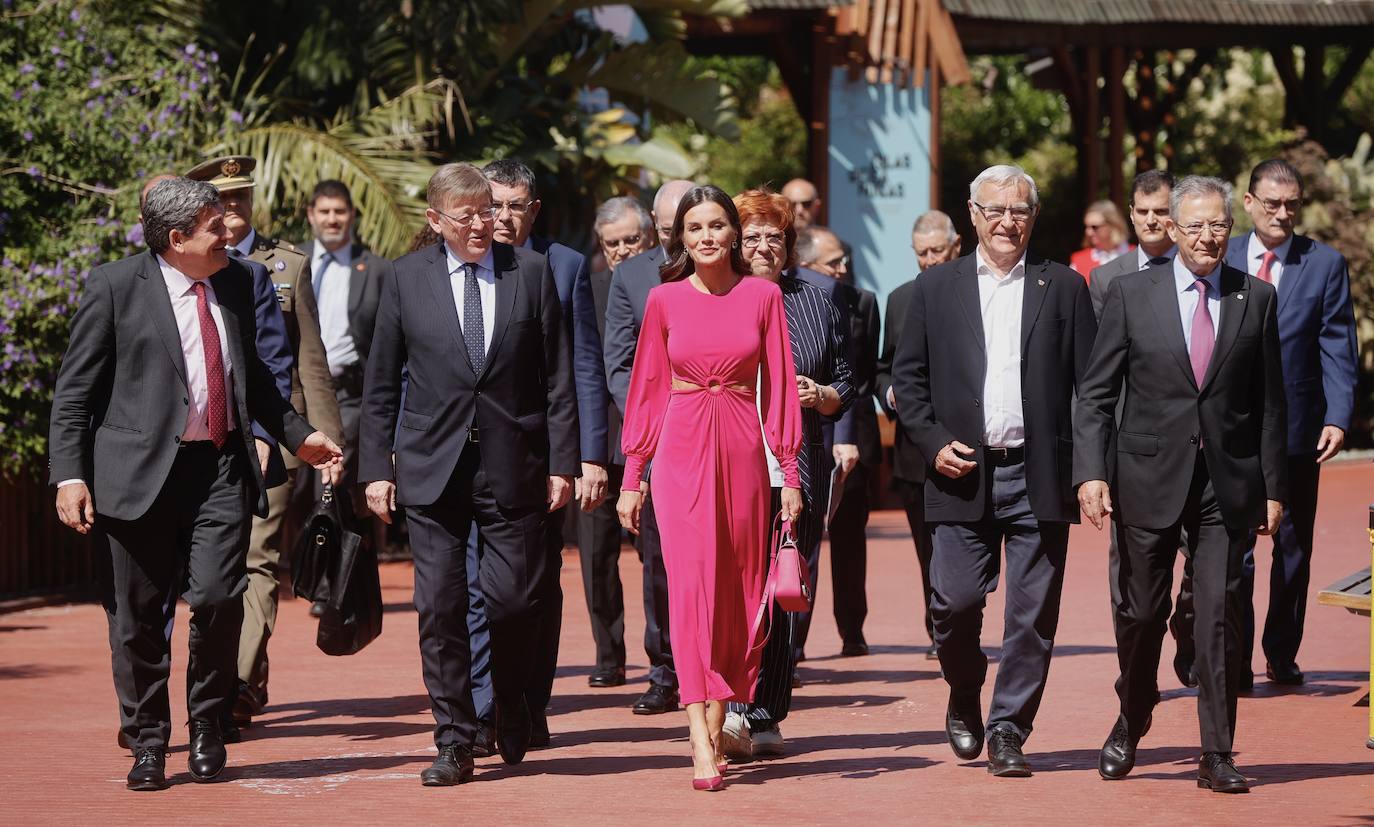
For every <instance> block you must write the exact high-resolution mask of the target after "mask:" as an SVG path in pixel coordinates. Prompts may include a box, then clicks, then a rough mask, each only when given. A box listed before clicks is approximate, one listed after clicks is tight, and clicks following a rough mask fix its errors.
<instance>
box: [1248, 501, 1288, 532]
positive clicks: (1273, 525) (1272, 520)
mask: <svg viewBox="0 0 1374 827" xmlns="http://www.w3.org/2000/svg"><path fill="white" fill-rule="evenodd" d="M1264 502H1265V505H1266V506H1267V507H1268V513H1267V514H1266V515H1265V517H1264V523H1263V525H1260V526H1259V527H1258V528H1256V529H1255V533H1256V534H1273V533H1275V532H1277V531H1278V530H1279V520H1281V519H1283V503H1281V502H1279V501H1278V500H1265V501H1264Z"/></svg>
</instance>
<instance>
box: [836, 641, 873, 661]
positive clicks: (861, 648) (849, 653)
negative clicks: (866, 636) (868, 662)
mask: <svg viewBox="0 0 1374 827" xmlns="http://www.w3.org/2000/svg"><path fill="white" fill-rule="evenodd" d="M867 654H868V644H867V643H865V642H864V641H862V640H851V641H850V642H848V643H846V644H845V645H844V646H841V647H840V657H842V658H861V657H863V656H864V655H867Z"/></svg>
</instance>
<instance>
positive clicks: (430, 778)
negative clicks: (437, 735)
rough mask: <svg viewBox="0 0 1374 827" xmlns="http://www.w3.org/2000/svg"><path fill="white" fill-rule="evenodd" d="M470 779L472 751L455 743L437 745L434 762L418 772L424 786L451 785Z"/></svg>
mask: <svg viewBox="0 0 1374 827" xmlns="http://www.w3.org/2000/svg"><path fill="white" fill-rule="evenodd" d="M471 780H472V753H471V752H469V751H468V750H466V749H463V748H462V747H460V746H457V745H453V744H451V745H449V746H446V747H439V755H438V757H436V758H435V759H434V763H433V764H431V765H429V767H427V768H426V769H424V770H423V771H421V773H420V783H421V784H423V785H425V786H426V787H452V786H453V785H455V784H462V783H464V782H467V781H471Z"/></svg>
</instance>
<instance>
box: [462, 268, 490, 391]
mask: <svg viewBox="0 0 1374 827" xmlns="http://www.w3.org/2000/svg"><path fill="white" fill-rule="evenodd" d="M463 344H464V345H466V346H467V349H468V364H469V365H472V372H473V373H476V374H481V372H482V365H483V364H485V363H486V361H487V344H486V334H485V331H484V330H483V329H482V292H481V291H480V290H478V289H477V265H476V264H470V263H469V264H464V265H463Z"/></svg>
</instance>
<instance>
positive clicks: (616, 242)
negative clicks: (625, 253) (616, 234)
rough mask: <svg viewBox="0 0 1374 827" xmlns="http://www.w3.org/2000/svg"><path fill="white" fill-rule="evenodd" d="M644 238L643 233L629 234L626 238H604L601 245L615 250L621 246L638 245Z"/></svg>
mask: <svg viewBox="0 0 1374 827" xmlns="http://www.w3.org/2000/svg"><path fill="white" fill-rule="evenodd" d="M643 240H644V236H642V235H627V236H625V237H624V238H603V239H601V246H603V247H605V248H606V249H607V250H615V249H617V248H620V247H638V246H639V242H641V241H643Z"/></svg>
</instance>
